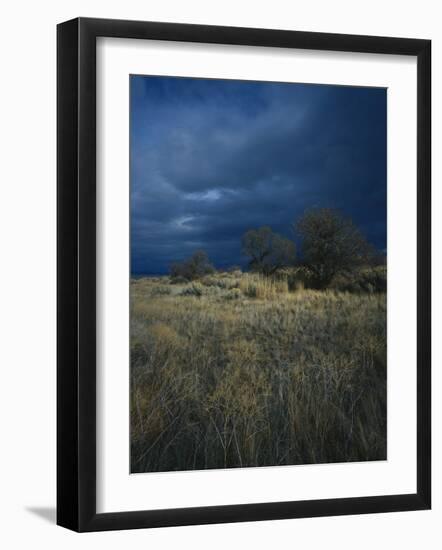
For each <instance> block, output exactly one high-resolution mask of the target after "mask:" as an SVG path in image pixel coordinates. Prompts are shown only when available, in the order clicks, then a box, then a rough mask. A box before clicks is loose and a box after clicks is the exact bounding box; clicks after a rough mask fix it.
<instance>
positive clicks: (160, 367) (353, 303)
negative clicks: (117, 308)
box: [131, 272, 386, 472]
mask: <svg viewBox="0 0 442 550" xmlns="http://www.w3.org/2000/svg"><path fill="white" fill-rule="evenodd" d="M385 458H386V293H385V292H377V293H375V292H360V293H349V292H343V291H337V290H324V291H318V290H305V289H303V288H302V285H298V286H295V287H292V285H290V284H289V282H288V281H287V280H286V279H284V278H282V279H281V280H272V279H265V278H263V277H261V276H258V275H252V274H241V273H240V272H234V273H218V274H216V275H210V276H207V277H205V278H204V279H203V280H202V281H201V282H189V283H183V284H171V282H170V279H169V277H151V278H140V279H134V280H132V282H131V471H132V472H146V471H169V470H193V469H206V468H230V467H246V466H273V465H286V464H306V463H324V462H344V461H365V460H381V459H385Z"/></svg>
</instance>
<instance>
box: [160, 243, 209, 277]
mask: <svg viewBox="0 0 442 550" xmlns="http://www.w3.org/2000/svg"><path fill="white" fill-rule="evenodd" d="M214 271H215V268H214V267H213V265H212V264H211V263H210V260H209V257H208V256H207V253H206V252H205V251H204V250H197V251H196V252H194V253H193V254H192V256H191V257H190V258H188V259H187V260H185V261H183V262H174V263H173V264H172V265H171V266H170V274H171V276H172V277H183V278H185V279H187V280H189V281H193V280H194V279H199V278H200V277H204V275H208V274H210V273H213V272H214Z"/></svg>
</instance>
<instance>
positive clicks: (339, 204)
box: [131, 76, 386, 273]
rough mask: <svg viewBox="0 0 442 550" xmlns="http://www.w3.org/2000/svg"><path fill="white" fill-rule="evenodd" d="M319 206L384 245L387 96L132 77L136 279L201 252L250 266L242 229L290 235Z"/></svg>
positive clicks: (221, 262) (335, 88)
mask: <svg viewBox="0 0 442 550" xmlns="http://www.w3.org/2000/svg"><path fill="white" fill-rule="evenodd" d="M314 206H329V207H335V208H339V209H340V210H341V211H342V212H343V213H344V214H346V215H348V216H351V217H352V218H353V220H354V221H355V223H357V224H358V225H359V226H360V227H361V229H362V230H363V231H364V232H365V234H366V235H367V237H368V238H369V239H370V240H371V241H372V242H373V244H375V245H376V246H377V247H378V248H381V249H384V248H385V242H386V92H385V90H381V89H373V88H371V89H368V88H349V87H340V86H339V87H338V86H314V85H300V84H273V83H259V82H238V81H225V80H224V81H223V80H198V79H184V78H165V77H143V76H133V77H131V253H132V272H133V273H160V272H164V271H166V270H167V267H168V265H169V264H170V263H171V262H172V261H174V260H179V259H182V258H184V257H186V256H188V255H189V254H191V253H192V252H193V251H194V250H195V249H197V248H204V249H205V250H207V252H208V254H209V256H210V257H211V259H212V261H213V262H214V263H215V264H216V265H217V266H219V267H224V266H228V265H231V264H240V263H243V260H244V259H243V258H242V257H241V246H240V239H241V235H242V234H243V233H244V231H246V230H247V229H249V228H252V227H259V226H261V225H270V226H272V228H273V229H274V230H275V231H278V232H280V233H283V234H285V235H287V236H293V232H292V229H291V224H292V222H293V221H294V220H295V219H296V218H297V217H299V216H300V215H301V214H302V212H303V211H304V210H305V209H306V208H309V207H314Z"/></svg>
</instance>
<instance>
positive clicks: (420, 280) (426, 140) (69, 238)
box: [57, 18, 431, 532]
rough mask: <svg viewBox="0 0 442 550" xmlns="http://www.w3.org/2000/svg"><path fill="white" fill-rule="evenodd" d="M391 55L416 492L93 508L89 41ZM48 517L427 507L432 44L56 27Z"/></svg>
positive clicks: (150, 522) (157, 520)
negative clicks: (409, 255)
mask: <svg viewBox="0 0 442 550" xmlns="http://www.w3.org/2000/svg"><path fill="white" fill-rule="evenodd" d="M97 37H117V38H134V39H153V40H167V41H182V42H198V43H208V44H209V43H212V44H214V43H215V44H230V45H247V46H267V47H276V48H277V47H284V48H302V49H309V50H326V51H340V52H343V51H344V52H363V53H377V54H396V55H406V56H415V57H416V58H417V87H418V88H417V190H416V192H417V327H418V328H417V357H416V365H417V395H416V399H417V472H416V476H417V492H416V493H414V494H398V495H385V496H373V497H360V498H359V497H358V498H337V499H326V500H308V501H293V502H272V503H260V504H241V505H227V506H209V507H198V508H180V509H167V510H140V511H134V512H117V513H97V512H96V473H97V472H96V320H97V318H96V291H97V288H96V265H95V264H96V241H95V238H94V236H95V234H96V39H97ZM57 47H58V60H57V71H58V75H57V92H58V100H57V119H58V122H57V140H58V146H57V160H58V163H57V164H58V168H57V180H58V201H57V202H58V204H57V209H58V242H57V252H58V262H57V279H58V291H57V316H58V320H57V323H58V337H57V347H58V351H57V364H58V367H57V415H58V420H57V437H58V442H57V464H58V466H57V523H58V524H59V525H61V526H64V527H66V528H69V529H72V530H75V531H79V532H83V531H104V530H111V529H134V528H146V527H162V526H175V525H194V524H209V523H224V522H241V521H257V520H272V519H284V518H302V517H318V516H329V515H346V514H367V513H378V512H397V511H407V510H408V511H409V510H425V509H429V508H430V506H431V418H430V412H431V367H430V362H431V356H430V354H431V333H430V323H431V309H430V307H431V304H430V299H431V295H430V292H431V290H430V283H431V280H430V277H431V259H430V246H431V235H430V228H431V218H430V215H431V208H430V201H431V41H429V40H417V39H408V38H387V37H374V36H353V35H338V34H324V33H312V32H295V31H283V30H264V29H254V28H234V27H217V26H202V25H188V24H172V23H159V22H139V21H119V20H106V19H89V18H79V19H74V20H71V21H67V22H64V23H61V24H60V25H58V28H57Z"/></svg>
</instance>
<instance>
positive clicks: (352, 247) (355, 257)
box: [294, 208, 374, 288]
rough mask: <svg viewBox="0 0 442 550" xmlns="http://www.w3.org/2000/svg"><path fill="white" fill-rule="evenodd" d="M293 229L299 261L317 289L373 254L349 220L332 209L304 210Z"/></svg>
mask: <svg viewBox="0 0 442 550" xmlns="http://www.w3.org/2000/svg"><path fill="white" fill-rule="evenodd" d="M294 228H295V230H296V231H297V233H298V234H299V235H300V237H301V252H302V258H303V262H304V263H305V265H306V266H307V267H308V268H309V269H310V270H311V272H312V273H313V275H314V277H315V279H316V283H317V285H318V287H320V288H324V287H326V286H328V285H329V284H330V282H331V281H332V279H333V277H335V275H338V274H343V275H349V274H351V273H352V272H354V270H355V269H357V268H358V267H360V266H361V265H364V264H366V263H368V262H369V261H370V260H371V258H372V257H373V255H374V249H373V247H372V246H371V245H370V244H369V243H368V242H367V240H366V239H365V237H364V236H363V235H362V233H361V232H360V231H359V229H358V228H357V227H356V226H355V225H354V224H353V222H352V220H351V219H349V218H344V217H342V216H341V214H340V213H339V212H337V211H336V210H333V209H330V208H316V209H312V210H307V211H306V212H305V213H304V215H303V216H302V217H301V219H300V220H299V221H298V222H297V223H296V224H294Z"/></svg>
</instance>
